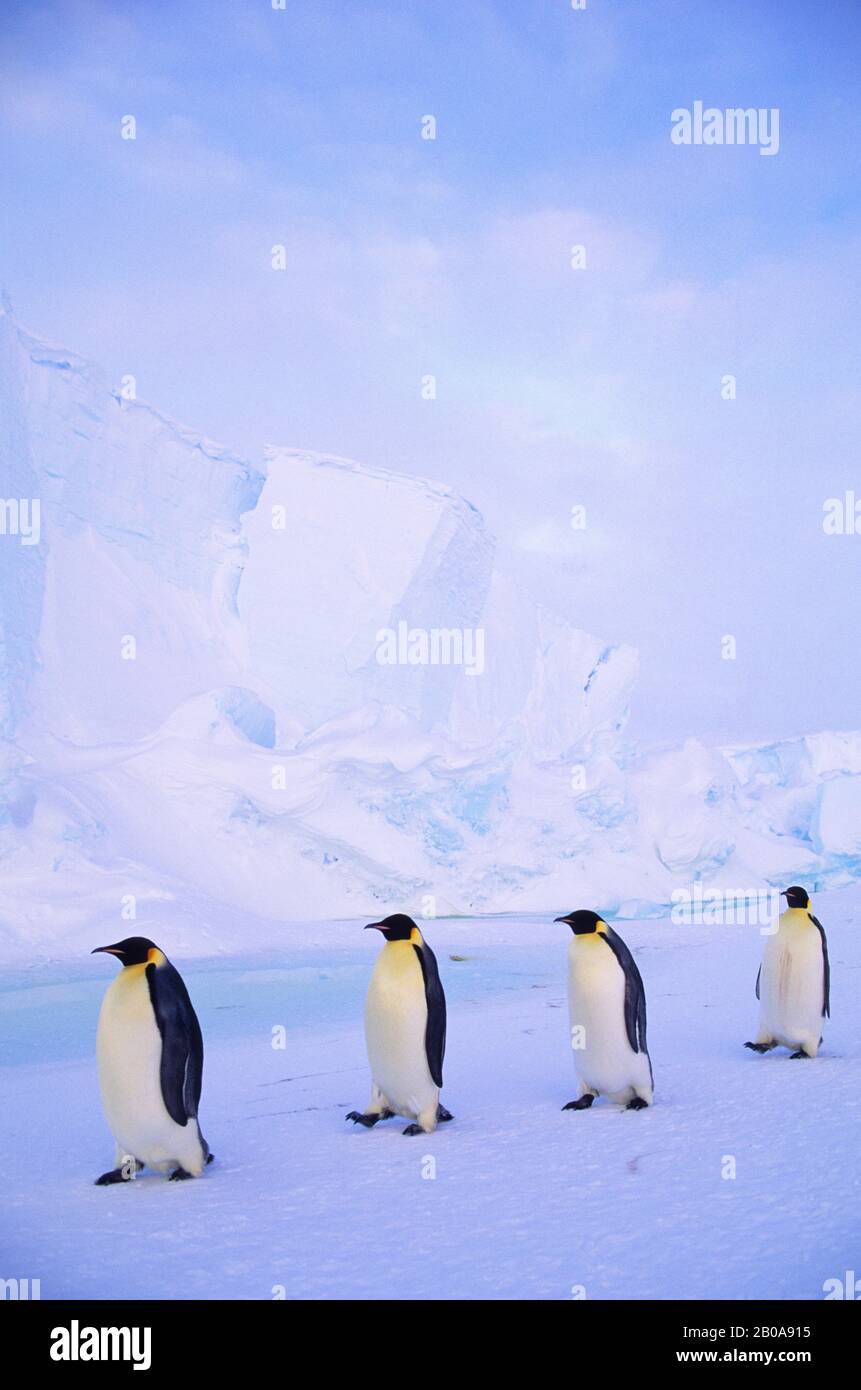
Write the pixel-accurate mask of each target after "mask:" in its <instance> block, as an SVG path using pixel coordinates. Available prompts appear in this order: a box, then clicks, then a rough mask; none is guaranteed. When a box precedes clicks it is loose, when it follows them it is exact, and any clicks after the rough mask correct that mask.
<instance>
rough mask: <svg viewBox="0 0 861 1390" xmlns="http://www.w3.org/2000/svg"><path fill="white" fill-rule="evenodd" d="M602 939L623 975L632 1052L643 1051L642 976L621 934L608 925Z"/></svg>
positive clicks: (644, 1013)
mask: <svg viewBox="0 0 861 1390" xmlns="http://www.w3.org/2000/svg"><path fill="white" fill-rule="evenodd" d="M604 939H605V941H606V942H607V945H608V946H609V947H610V950H611V951H612V952H613V954H614V955H615V957H616V959H617V960H618V962H619V964H620V965H621V967H622V971H623V973H624V976H625V1031H626V1032H627V1034H628V1042H629V1043H630V1044H631V1051H632V1052H645V1053H646V1054H648V1048H647V1047H646V991H645V989H644V987H643V977H642V976H641V974H640V972H639V970H638V969H637V962H636V961H635V960H634V957H633V956H632V955H631V952H630V951H629V950H628V947H627V946H626V945H625V943H624V941H623V940H622V938H621V936H618V935H617V934H616V932H614V931H613V928H612V927H608V928H607V930H606V933H605V935H604Z"/></svg>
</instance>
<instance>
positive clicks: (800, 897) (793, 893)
mask: <svg viewBox="0 0 861 1390" xmlns="http://www.w3.org/2000/svg"><path fill="white" fill-rule="evenodd" d="M780 896H781V897H782V898H786V906H787V907H809V906H810V897H809V895H808V892H807V889H806V888H799V887H798V885H797V884H796V885H795V887H794V888H784V890H783V892H782V893H781V895H780Z"/></svg>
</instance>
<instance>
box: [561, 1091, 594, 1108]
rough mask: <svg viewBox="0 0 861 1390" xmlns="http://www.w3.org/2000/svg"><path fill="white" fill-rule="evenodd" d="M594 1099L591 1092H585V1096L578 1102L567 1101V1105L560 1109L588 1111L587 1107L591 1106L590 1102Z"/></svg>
mask: <svg viewBox="0 0 861 1390" xmlns="http://www.w3.org/2000/svg"><path fill="white" fill-rule="evenodd" d="M594 1099H595V1097H594V1096H593V1095H592V1092H591V1091H587V1092H586V1094H585V1096H581V1097H580V1099H579V1100H569V1102H568V1104H567V1105H563V1107H562V1109H563V1110H588V1109H589V1106H590V1105H591V1104H592V1102H593V1100H594Z"/></svg>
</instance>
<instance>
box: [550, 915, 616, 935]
mask: <svg viewBox="0 0 861 1390" xmlns="http://www.w3.org/2000/svg"><path fill="white" fill-rule="evenodd" d="M603 920H604V919H603V918H602V917H599V916H598V914H597V912H588V911H587V910H586V909H585V908H580V910H579V911H578V912H569V913H568V915H567V916H566V917H557V918H556V921H557V922H567V924H568V926H569V927H570V928H571V930H572V931H573V933H574V935H575V936H588V935H589V933H590V932H593V931H597V930H598V923H599V922H602V921H603Z"/></svg>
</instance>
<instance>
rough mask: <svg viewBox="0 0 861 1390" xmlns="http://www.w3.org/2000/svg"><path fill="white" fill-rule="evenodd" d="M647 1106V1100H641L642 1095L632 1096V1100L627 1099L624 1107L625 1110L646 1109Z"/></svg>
mask: <svg viewBox="0 0 861 1390" xmlns="http://www.w3.org/2000/svg"><path fill="white" fill-rule="evenodd" d="M648 1107H649V1102H648V1101H647V1100H643V1097H642V1096H634V1097H633V1099H632V1100H629V1101H628V1104H627V1105H626V1106H625V1109H626V1110H647V1109H648Z"/></svg>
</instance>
